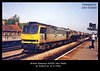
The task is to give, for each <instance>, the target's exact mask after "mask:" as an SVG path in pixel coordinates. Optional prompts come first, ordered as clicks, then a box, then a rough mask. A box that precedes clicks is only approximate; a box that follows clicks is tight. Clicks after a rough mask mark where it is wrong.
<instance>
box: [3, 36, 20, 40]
mask: <svg viewBox="0 0 100 71" xmlns="http://www.w3.org/2000/svg"><path fill="white" fill-rule="evenodd" d="M5 39H21V36H2V40H5Z"/></svg>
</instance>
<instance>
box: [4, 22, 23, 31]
mask: <svg viewBox="0 0 100 71" xmlns="http://www.w3.org/2000/svg"><path fill="white" fill-rule="evenodd" d="M2 31H3V32H4V31H5V32H7V31H9V32H15V31H17V32H19V31H22V30H21V29H20V28H19V26H18V25H9V24H6V25H2Z"/></svg>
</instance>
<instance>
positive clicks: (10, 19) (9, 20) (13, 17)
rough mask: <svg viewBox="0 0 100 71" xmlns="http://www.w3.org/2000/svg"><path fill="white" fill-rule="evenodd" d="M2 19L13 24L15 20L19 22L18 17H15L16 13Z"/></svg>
mask: <svg viewBox="0 0 100 71" xmlns="http://www.w3.org/2000/svg"><path fill="white" fill-rule="evenodd" d="M3 20H4V21H5V22H6V23H5V24H15V22H18V23H19V17H17V15H16V14H15V15H14V16H12V17H11V18H9V19H3Z"/></svg>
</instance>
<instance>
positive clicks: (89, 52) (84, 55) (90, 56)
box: [68, 39, 98, 60]
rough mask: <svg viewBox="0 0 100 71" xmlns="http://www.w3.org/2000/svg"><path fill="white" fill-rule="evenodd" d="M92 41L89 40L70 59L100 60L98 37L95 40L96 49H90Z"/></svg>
mask: <svg viewBox="0 0 100 71" xmlns="http://www.w3.org/2000/svg"><path fill="white" fill-rule="evenodd" d="M91 45H92V43H91V41H89V42H88V43H87V44H86V45H84V46H83V48H81V49H80V50H79V51H77V52H76V53H75V54H74V55H73V56H71V57H70V58H69V59H68V60H98V56H97V54H98V39H97V41H95V42H94V47H95V48H94V49H90V48H89V46H91Z"/></svg>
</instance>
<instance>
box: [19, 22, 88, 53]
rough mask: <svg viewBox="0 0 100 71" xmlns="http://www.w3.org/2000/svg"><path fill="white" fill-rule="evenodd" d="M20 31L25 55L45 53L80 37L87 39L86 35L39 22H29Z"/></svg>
mask: <svg viewBox="0 0 100 71" xmlns="http://www.w3.org/2000/svg"><path fill="white" fill-rule="evenodd" d="M22 30H23V31H22V34H21V43H22V46H21V47H22V48H23V49H24V51H23V52H26V53H27V52H28V53H33V52H39V51H45V50H48V49H51V48H53V47H54V46H59V45H62V44H67V43H70V42H73V41H76V40H77V39H78V38H80V36H82V37H83V38H85V37H88V33H83V32H78V31H74V30H70V29H66V28H62V27H56V26H52V25H47V24H43V23H39V22H29V23H27V24H25V25H24V26H23V29H22Z"/></svg>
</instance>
